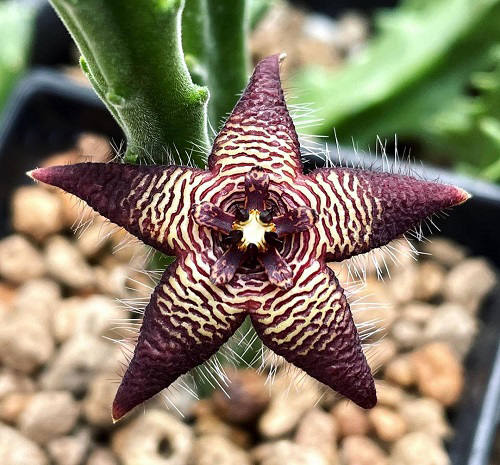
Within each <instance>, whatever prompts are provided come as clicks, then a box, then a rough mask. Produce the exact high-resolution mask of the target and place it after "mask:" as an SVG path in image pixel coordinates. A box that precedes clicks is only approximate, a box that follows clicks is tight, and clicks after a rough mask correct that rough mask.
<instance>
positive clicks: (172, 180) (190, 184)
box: [29, 163, 206, 255]
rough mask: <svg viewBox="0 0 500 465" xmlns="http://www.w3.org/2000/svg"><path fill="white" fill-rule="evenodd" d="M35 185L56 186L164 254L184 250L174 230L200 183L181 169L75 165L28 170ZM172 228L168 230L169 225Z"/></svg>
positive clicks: (198, 174)
mask: <svg viewBox="0 0 500 465" xmlns="http://www.w3.org/2000/svg"><path fill="white" fill-rule="evenodd" d="M29 174H30V176H31V177H32V178H34V179H35V180H37V181H41V182H44V183H46V184H50V185H52V186H56V187H60V188H61V189H63V190H65V191H66V192H69V193H71V194H74V195H76V196H77V197H79V198H80V199H82V200H84V201H85V202H87V203H88V204H89V205H90V206H91V207H92V208H93V209H94V210H96V211H98V212H99V213H100V214H101V215H103V216H105V217H106V218H108V219H109V220H110V221H111V222H113V223H115V224H117V225H118V226H122V227H124V228H125V229H126V230H127V231H129V232H130V233H131V234H133V235H134V236H136V237H138V238H139V239H140V240H142V241H143V242H145V243H146V244H148V245H150V246H152V247H154V248H155V249H157V250H159V251H161V252H163V253H165V254H167V255H173V254H174V253H176V251H175V249H176V248H186V246H189V242H190V241H189V238H188V239H187V240H184V241H182V240H181V239H182V238H179V229H181V230H182V229H183V230H187V231H190V230H191V229H192V228H185V227H182V225H183V224H186V223H187V222H188V216H189V208H184V207H185V206H189V205H190V195H191V192H192V191H193V189H195V188H196V186H198V185H199V184H200V183H201V182H202V180H203V179H204V178H205V176H206V174H205V172H203V171H202V170H197V169H192V168H187V167H183V166H158V165H151V166H139V165H126V164H123V163H79V164H75V165H65V166H51V167H47V168H39V169H36V170H33V171H31V172H30V173H29ZM174 223H175V224H176V225H177V227H175V228H174V227H172V224H174Z"/></svg>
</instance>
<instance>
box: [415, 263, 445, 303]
mask: <svg viewBox="0 0 500 465" xmlns="http://www.w3.org/2000/svg"><path fill="white" fill-rule="evenodd" d="M418 268H419V269H418V281H417V285H416V289H415V298H417V299H419V300H424V301H430V300H432V299H435V298H437V297H439V295H440V294H441V293H442V291H443V283H444V279H445V269H444V268H443V267H442V266H441V265H440V264H439V263H437V262H435V261H430V260H427V261H424V262H422V263H420V265H419V267H418Z"/></svg>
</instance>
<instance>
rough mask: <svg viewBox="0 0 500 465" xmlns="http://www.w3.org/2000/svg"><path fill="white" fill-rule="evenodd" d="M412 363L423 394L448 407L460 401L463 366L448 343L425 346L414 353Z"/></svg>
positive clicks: (434, 343)
mask: <svg viewBox="0 0 500 465" xmlns="http://www.w3.org/2000/svg"><path fill="white" fill-rule="evenodd" d="M411 363H412V366H413V370H414V372H415V376H416V379H417V385H418V388H419V390H420V392H421V393H422V394H424V395H425V396H428V397H432V398H433V399H436V400H437V401H438V402H440V403H441V404H443V405H445V406H447V407H449V406H451V405H454V404H455V403H456V402H457V401H458V399H459V398H460V393H461V392H462V386H463V368H462V365H461V363H460V362H459V360H458V358H457V356H456V355H455V354H454V353H453V351H452V350H451V349H450V348H449V346H448V345H447V344H445V343H442V342H433V343H430V344H427V345H425V346H423V347H422V348H420V349H419V350H417V351H415V352H414V353H413V354H412V356H411Z"/></svg>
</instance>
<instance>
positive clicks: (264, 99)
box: [208, 55, 302, 179]
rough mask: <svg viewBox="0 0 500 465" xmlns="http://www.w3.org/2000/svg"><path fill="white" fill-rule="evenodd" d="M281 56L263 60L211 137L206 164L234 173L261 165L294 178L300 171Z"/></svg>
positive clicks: (298, 152) (219, 172)
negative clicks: (226, 117)
mask: <svg viewBox="0 0 500 465" xmlns="http://www.w3.org/2000/svg"><path fill="white" fill-rule="evenodd" d="M282 58H283V56H280V55H272V56H270V57H267V58H265V59H264V60H262V61H261V62H260V63H259V64H258V65H257V66H256V67H255V71H254V73H253V75H252V77H251V78H250V82H249V84H248V86H247V88H246V89H245V91H244V92H243V95H242V96H241V98H240V100H239V101H238V103H237V104H236V106H235V108H234V110H233V111H232V113H231V116H230V117H229V119H228V120H227V121H226V123H225V124H224V127H223V128H222V130H221V132H220V133H219V134H218V136H217V137H216V139H215V141H214V145H213V148H212V152H211V153H210V156H209V159H208V165H209V168H210V169H211V170H212V171H213V172H215V173H217V174H219V175H226V174H233V173H235V172H239V171H240V169H241V167H244V168H245V170H246V171H248V169H249V168H251V167H252V166H255V165H257V166H261V167H262V168H263V169H265V170H266V171H268V172H273V173H275V174H276V175H278V176H287V177H289V178H292V179H293V178H294V177H295V176H297V175H298V174H299V173H301V172H302V163H301V161H300V146H299V140H298V137H297V133H296V131H295V126H294V124H293V121H292V119H291V118H290V115H289V114H288V110H287V108H286V104H285V98H284V95H283V90H282V89H281V82H280V73H279V64H280V61H281V59H282Z"/></svg>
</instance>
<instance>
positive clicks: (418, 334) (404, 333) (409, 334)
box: [391, 319, 423, 350]
mask: <svg viewBox="0 0 500 465" xmlns="http://www.w3.org/2000/svg"><path fill="white" fill-rule="evenodd" d="M422 332H423V331H422V328H421V327H420V325H419V324H418V323H415V322H413V321H411V320H403V319H400V320H398V321H396V322H395V323H394V324H393V325H392V328H391V337H392V339H393V340H394V342H396V344H397V345H398V347H399V348H400V349H402V350H408V349H413V348H414V347H416V346H418V345H419V343H420V342H421V341H422Z"/></svg>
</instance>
